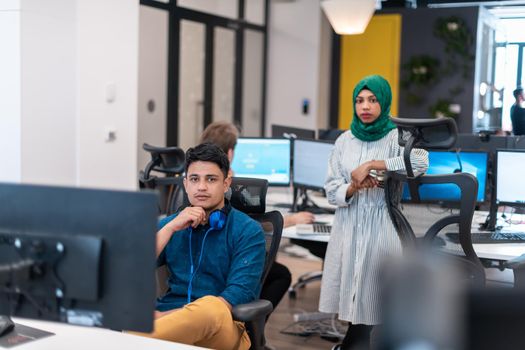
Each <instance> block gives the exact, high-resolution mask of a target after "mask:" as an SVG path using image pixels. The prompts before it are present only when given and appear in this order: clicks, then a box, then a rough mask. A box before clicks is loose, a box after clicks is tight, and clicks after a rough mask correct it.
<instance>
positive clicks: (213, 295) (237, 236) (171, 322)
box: [140, 143, 266, 350]
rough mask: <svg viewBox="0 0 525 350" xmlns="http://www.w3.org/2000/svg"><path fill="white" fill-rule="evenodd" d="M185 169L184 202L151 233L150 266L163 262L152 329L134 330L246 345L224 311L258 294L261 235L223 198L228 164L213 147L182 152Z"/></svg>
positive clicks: (218, 345)
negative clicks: (165, 274) (165, 273)
mask: <svg viewBox="0 0 525 350" xmlns="http://www.w3.org/2000/svg"><path fill="white" fill-rule="evenodd" d="M185 170H186V171H185V173H186V175H185V178H184V188H185V189H186V193H187V194H188V199H189V202H190V203H191V206H189V207H187V208H185V209H183V210H182V211H180V212H178V213H176V214H173V215H171V216H168V217H166V218H164V219H162V220H161V222H160V223H159V226H160V229H159V231H158V232H157V236H156V237H157V238H156V252H157V265H158V266H161V265H167V267H168V270H169V272H170V278H169V280H168V284H169V289H168V291H167V293H166V294H164V295H163V296H162V297H160V298H158V299H157V306H156V310H157V311H156V313H155V324H154V331H153V333H150V334H142V333H141V334H140V335H143V336H147V337H152V338H157V339H163V340H169V341H174V342H179V343H184V344H191V345H197V346H202V347H206V348H213V349H224V350H231V349H244V350H246V349H248V348H249V347H250V339H249V337H248V335H247V333H246V330H245V328H244V324H243V323H241V322H236V321H234V320H233V318H232V314H231V309H232V307H233V306H235V305H238V304H244V303H248V302H251V301H253V300H256V299H257V298H258V297H259V290H260V287H261V286H260V279H261V275H262V272H263V266H264V259H265V255H266V249H265V239H264V233H263V231H262V228H261V226H260V225H259V223H258V222H256V221H255V220H253V219H251V218H250V217H249V216H248V215H246V214H244V213H242V212H240V211H238V210H236V209H235V208H232V207H231V206H230V205H229V203H228V202H227V201H226V200H225V198H224V193H225V192H226V191H227V190H228V188H229V186H230V183H231V177H229V176H228V172H229V170H230V163H229V161H228V157H227V156H226V154H225V153H224V152H223V151H222V150H221V149H220V148H219V147H217V146H216V145H214V144H211V143H208V144H201V145H198V146H196V147H195V148H190V149H188V151H187V152H186V169H185Z"/></svg>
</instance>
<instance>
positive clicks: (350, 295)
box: [319, 129, 428, 325]
mask: <svg viewBox="0 0 525 350" xmlns="http://www.w3.org/2000/svg"><path fill="white" fill-rule="evenodd" d="M397 135H398V132H397V129H393V130H392V131H390V132H389V133H388V134H387V135H385V136H384V137H383V138H382V139H380V140H377V141H372V142H364V141H361V140H359V139H357V138H356V137H355V136H354V135H352V132H351V131H350V130H349V131H346V132H345V133H344V134H342V135H341V136H340V137H339V138H338V139H337V141H336V143H335V148H334V150H333V152H332V154H331V156H330V161H329V164H328V177H327V180H326V183H325V190H326V194H327V197H328V201H329V202H330V203H332V204H335V205H337V207H338V208H337V210H336V212H335V218H334V223H333V226H332V234H331V236H330V241H329V243H328V248H327V251H326V257H325V260H324V271H323V279H322V284H321V297H320V301H319V310H320V311H322V312H330V313H338V314H339V319H341V320H344V321H349V322H352V323H353V324H366V325H376V324H380V323H381V310H380V307H381V302H380V300H379V288H380V287H381V284H380V282H381V281H380V267H381V262H382V261H383V259H384V258H385V257H388V256H395V255H400V254H401V243H400V241H399V238H398V236H397V233H396V230H395V229H394V226H393V224H392V221H391V220H390V216H389V214H388V210H387V208H386V203H385V193H384V190H383V189H382V188H371V189H362V190H359V191H358V192H355V193H354V195H353V196H352V197H350V198H349V199H348V201H346V200H345V196H346V190H347V188H348V186H349V184H350V182H351V172H352V171H353V170H354V169H355V168H357V167H358V166H359V165H360V164H363V163H364V162H366V161H369V160H385V162H386V167H387V169H388V170H392V171H394V170H400V169H404V168H405V166H404V162H403V158H402V152H403V148H401V147H400V146H399V144H398V140H397ZM411 162H412V167H413V168H414V170H415V171H426V169H427V167H428V153H427V152H426V151H425V150H421V149H414V150H413V151H412V153H411Z"/></svg>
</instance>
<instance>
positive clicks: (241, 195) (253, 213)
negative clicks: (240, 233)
mask: <svg viewBox="0 0 525 350" xmlns="http://www.w3.org/2000/svg"><path fill="white" fill-rule="evenodd" d="M267 190H268V181H267V180H264V179H254V178H245V177H233V179H232V184H231V195H230V204H231V205H232V207H234V208H236V209H237V210H240V211H242V212H244V213H246V214H248V215H249V216H250V217H252V218H253V219H254V220H257V221H258V222H259V223H260V224H261V226H262V228H263V230H264V237H265V240H266V259H265V264H264V270H263V274H262V276H261V283H263V282H264V280H265V279H266V276H267V275H268V272H269V271H270V267H271V266H272V264H273V262H274V261H275V256H276V255H277V250H278V249H279V244H280V242H281V235H282V231H283V225H284V222H283V217H282V215H281V213H279V212H278V211H271V212H267V213H266V212H265V210H266V192H267Z"/></svg>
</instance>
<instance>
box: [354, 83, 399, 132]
mask: <svg viewBox="0 0 525 350" xmlns="http://www.w3.org/2000/svg"><path fill="white" fill-rule="evenodd" d="M363 89H367V90H370V91H371V92H372V93H373V94H374V95H375V96H376V98H377V100H378V102H379V105H380V106H381V115H380V116H379V117H378V118H377V119H376V120H374V122H372V123H370V124H365V123H363V122H362V121H361V119H359V117H358V116H357V114H356V112H355V100H356V98H357V95H359V93H360V92H361V90H363ZM353 101H354V119H353V120H352V124H351V125H350V129H351V130H352V134H354V136H355V137H357V138H358V139H359V140H361V141H377V140H379V139H381V138H383V137H384V136H385V135H386V134H388V133H389V132H390V130H392V129H395V128H396V125H395V124H394V123H392V121H391V120H390V118H389V117H390V104H391V103H392V90H391V89H390V85H389V84H388V81H386V79H385V78H383V77H382V76H380V75H369V76H367V77H365V78H363V79H362V80H361V81H360V82H359V83H357V85H356V86H355V88H354V94H353Z"/></svg>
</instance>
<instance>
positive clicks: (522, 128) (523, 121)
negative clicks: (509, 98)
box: [510, 87, 525, 135]
mask: <svg viewBox="0 0 525 350" xmlns="http://www.w3.org/2000/svg"><path fill="white" fill-rule="evenodd" d="M513 94H514V98H515V99H516V102H515V103H514V104H513V105H512V107H510V120H511V122H512V133H513V134H514V135H525V106H524V105H523V103H524V101H525V96H524V95H523V89H522V88H521V87H518V88H517V89H516V90H514V92H513Z"/></svg>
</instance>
